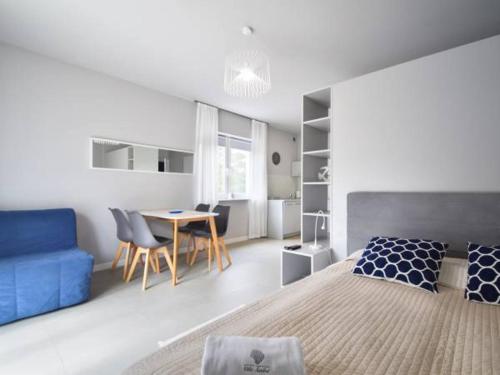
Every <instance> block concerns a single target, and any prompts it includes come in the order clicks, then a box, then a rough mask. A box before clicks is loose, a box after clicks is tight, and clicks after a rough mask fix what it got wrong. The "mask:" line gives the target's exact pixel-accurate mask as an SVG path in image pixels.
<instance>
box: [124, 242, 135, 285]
mask: <svg viewBox="0 0 500 375" xmlns="http://www.w3.org/2000/svg"><path fill="white" fill-rule="evenodd" d="M132 249H133V247H132V244H131V243H130V242H129V243H127V250H126V253H125V264H124V265H123V280H125V279H126V278H127V273H128V269H129V266H130V253H131V252H132Z"/></svg>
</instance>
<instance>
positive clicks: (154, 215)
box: [139, 209, 223, 286]
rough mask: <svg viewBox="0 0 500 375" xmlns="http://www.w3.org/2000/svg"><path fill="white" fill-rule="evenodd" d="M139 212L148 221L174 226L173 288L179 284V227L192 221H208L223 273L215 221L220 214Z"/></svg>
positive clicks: (169, 211) (216, 255)
mask: <svg viewBox="0 0 500 375" xmlns="http://www.w3.org/2000/svg"><path fill="white" fill-rule="evenodd" d="M179 211H180V212H179ZM139 212H140V213H141V215H142V216H144V217H146V218H148V219H153V220H160V221H165V222H168V223H171V224H172V233H173V237H174V238H173V241H174V243H173V256H172V258H173V259H172V269H171V270H170V271H171V272H172V285H173V286H175V285H177V283H178V278H177V263H178V261H177V260H178V258H179V227H180V226H181V225H185V224H187V223H189V222H192V221H208V223H209V226H210V232H211V234H212V240H213V244H214V249H215V259H216V262H217V269H218V270H219V272H222V271H223V268H222V258H221V255H220V251H219V241H218V237H217V228H216V226H215V219H214V218H215V217H216V216H217V215H219V214H218V213H216V212H201V211H192V210H174V209H163V210H141V211H139Z"/></svg>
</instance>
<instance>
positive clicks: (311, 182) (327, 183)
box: [302, 181, 330, 186]
mask: <svg viewBox="0 0 500 375" xmlns="http://www.w3.org/2000/svg"><path fill="white" fill-rule="evenodd" d="M302 184H304V185H320V186H321V185H326V186H328V185H330V182H329V181H304V182H303V183H302Z"/></svg>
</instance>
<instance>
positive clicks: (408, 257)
mask: <svg viewBox="0 0 500 375" xmlns="http://www.w3.org/2000/svg"><path fill="white" fill-rule="evenodd" d="M447 248H448V244H446V243H442V242H437V241H431V240H420V239H405V238H397V237H373V238H372V239H371V240H370V242H369V243H368V245H367V246H366V248H365V251H364V252H363V255H362V256H361V258H360V259H359V261H358V263H357V264H356V265H355V266H354V268H353V269H352V273H353V274H355V275H361V276H367V277H372V278H375V279H384V280H388V281H394V282H397V283H402V284H407V285H410V286H414V287H417V288H422V289H424V290H427V291H430V292H434V293H437V282H438V278H439V270H440V268H441V260H442V259H443V257H444V254H445V253H446V249H447Z"/></svg>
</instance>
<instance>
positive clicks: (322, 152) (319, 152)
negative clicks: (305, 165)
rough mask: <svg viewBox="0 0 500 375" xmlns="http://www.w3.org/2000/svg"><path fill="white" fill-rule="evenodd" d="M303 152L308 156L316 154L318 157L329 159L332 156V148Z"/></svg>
mask: <svg viewBox="0 0 500 375" xmlns="http://www.w3.org/2000/svg"><path fill="white" fill-rule="evenodd" d="M303 154H304V155H306V156H314V157H316V158H322V159H328V158H330V149H324V150H313V151H304V152H303Z"/></svg>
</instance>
